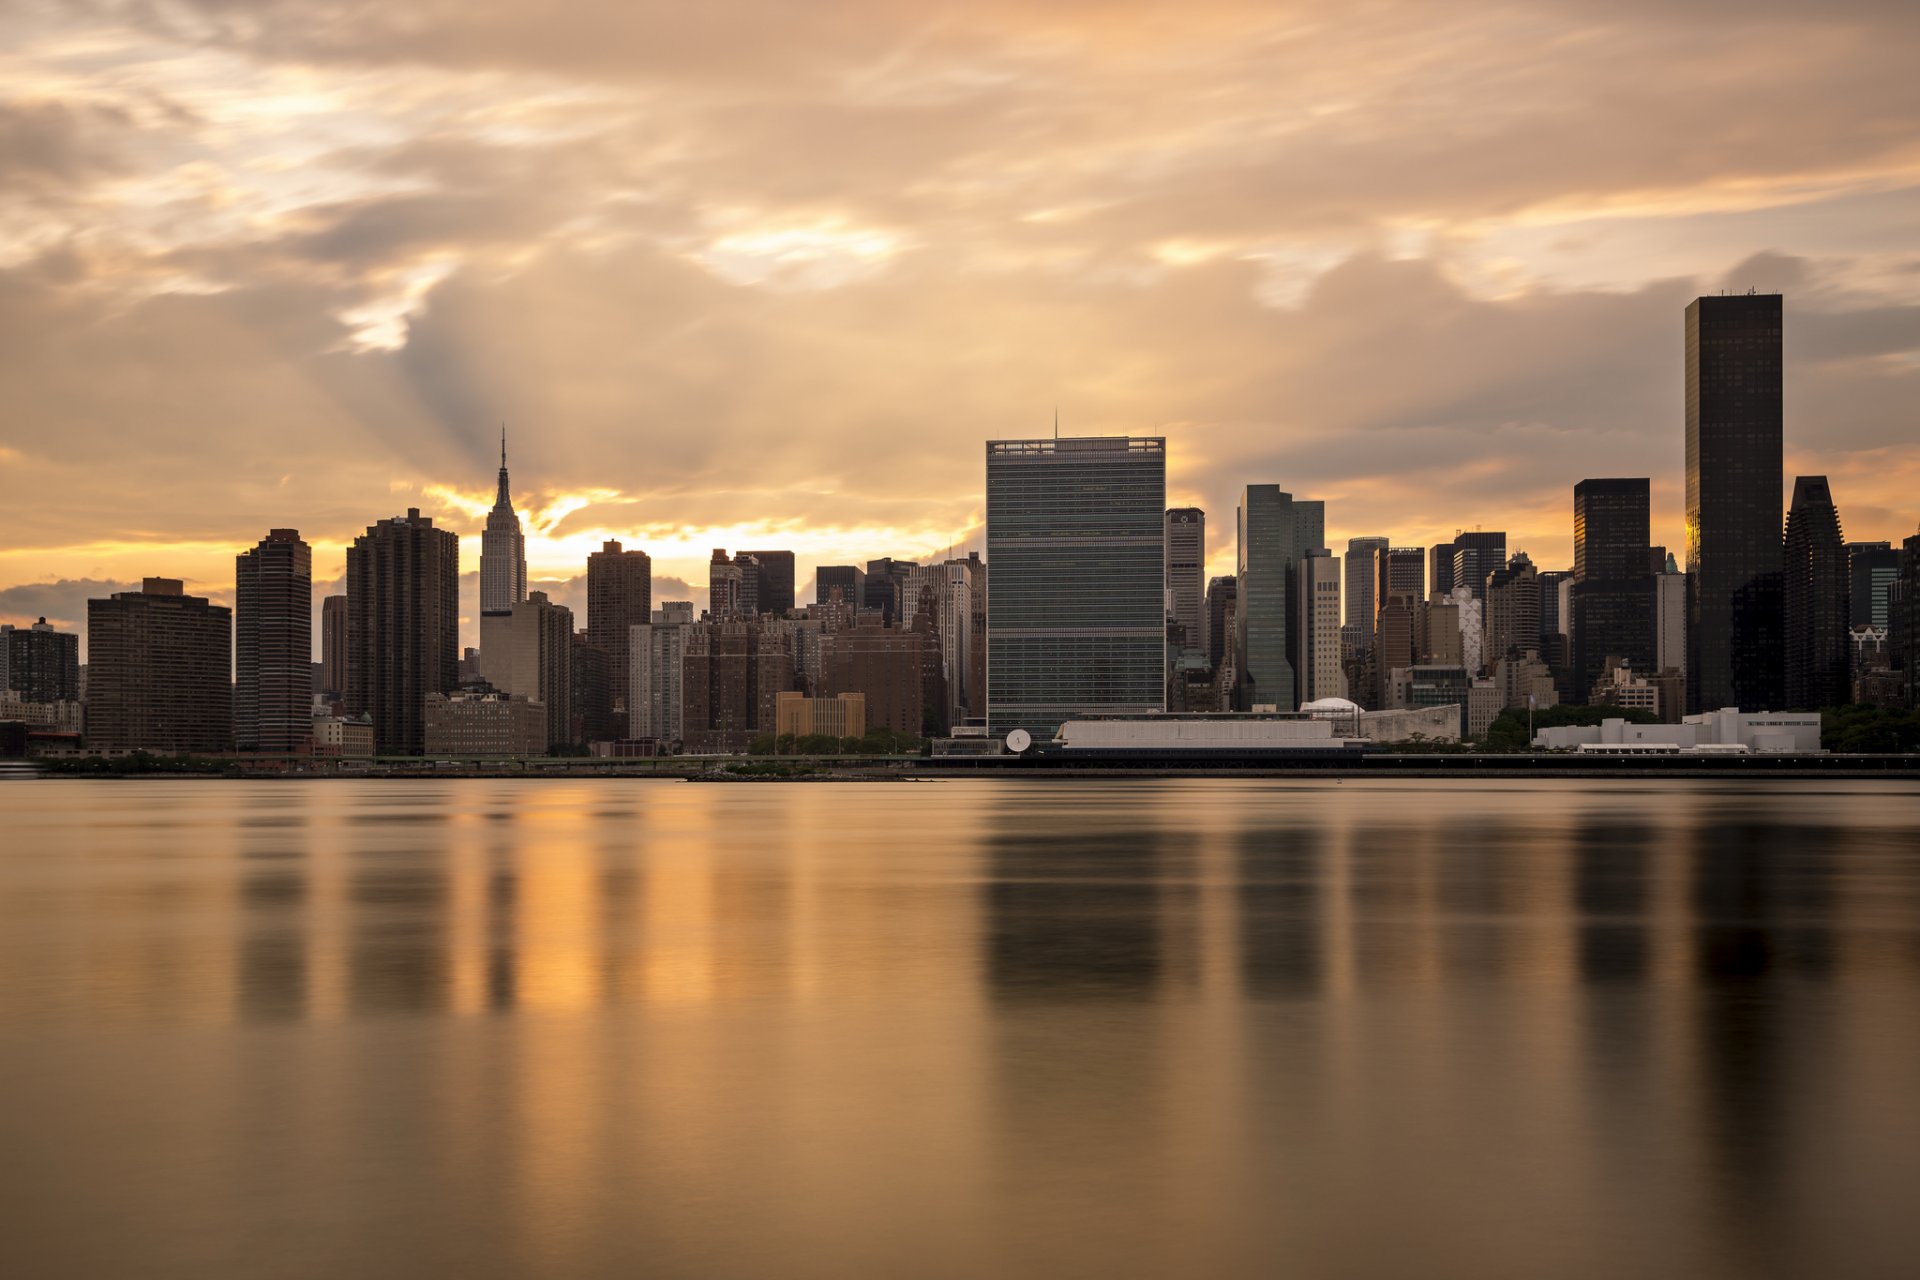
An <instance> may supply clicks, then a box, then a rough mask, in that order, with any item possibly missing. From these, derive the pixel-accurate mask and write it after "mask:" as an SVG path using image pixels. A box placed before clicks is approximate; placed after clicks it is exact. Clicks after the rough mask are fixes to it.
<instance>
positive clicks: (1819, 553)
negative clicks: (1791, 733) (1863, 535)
mask: <svg viewBox="0 0 1920 1280" xmlns="http://www.w3.org/2000/svg"><path fill="white" fill-rule="evenodd" d="M1781 569H1782V574H1781V603H1782V606H1783V608H1784V611H1785V631H1784V639H1785V641H1786V644H1785V649H1786V673H1785V675H1786V705H1785V707H1784V708H1783V709H1784V710H1787V711H1818V710H1820V709H1821V708H1822V707H1838V706H1843V705H1845V704H1846V703H1847V702H1848V701H1850V698H1849V696H1848V683H1849V682H1848V679H1847V662H1848V658H1849V657H1850V651H1849V648H1848V641H1847V630H1848V627H1847V590H1848V582H1847V546H1846V539H1845V537H1844V536H1843V535H1842V534H1841V532H1840V512H1839V511H1838V510H1837V509H1836V508H1835V507H1834V505H1833V491H1832V490H1831V489H1830V488H1828V486H1827V478H1826V477H1825V476H1796V477H1795V478H1794V481H1793V502H1792V504H1791V505H1790V506H1789V507H1788V508H1787V528H1786V538H1785V545H1784V547H1783V548H1782V566H1781Z"/></svg>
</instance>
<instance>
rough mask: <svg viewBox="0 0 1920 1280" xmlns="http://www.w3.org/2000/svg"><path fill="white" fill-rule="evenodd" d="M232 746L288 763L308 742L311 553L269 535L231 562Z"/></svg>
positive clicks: (292, 539) (290, 539)
mask: <svg viewBox="0 0 1920 1280" xmlns="http://www.w3.org/2000/svg"><path fill="white" fill-rule="evenodd" d="M233 576H234V597H233V603H234V615H233V639H234V646H233V659H234V686H233V738H234V745H235V746H237V747H239V749H240V750H242V751H262V752H266V753H268V754H271V755H287V754H291V753H293V752H296V751H300V750H302V749H303V748H305V747H306V746H307V745H308V744H309V743H310V741H311V740H312V737H313V551H312V549H311V548H309V547H308V546H307V544H306V543H305V542H303V541H301V539H300V531H299V530H298V529H272V530H269V531H268V533H267V536H266V537H264V538H262V539H261V540H260V542H259V543H258V544H257V545H255V546H254V547H253V548H252V549H251V550H248V551H243V552H241V553H240V554H239V555H238V556H236V557H235V558H234V574H233Z"/></svg>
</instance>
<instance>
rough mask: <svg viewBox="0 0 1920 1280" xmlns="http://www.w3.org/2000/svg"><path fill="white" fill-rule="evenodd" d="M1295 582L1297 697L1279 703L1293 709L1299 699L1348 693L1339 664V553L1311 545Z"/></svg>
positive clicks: (1345, 680)
mask: <svg viewBox="0 0 1920 1280" xmlns="http://www.w3.org/2000/svg"><path fill="white" fill-rule="evenodd" d="M1295 582H1296V583H1297V586H1298V595H1297V597H1296V600H1297V603H1296V605H1295V607H1294V617H1296V618H1297V619H1299V627H1300V664H1299V670H1298V673H1297V677H1296V678H1297V680H1298V683H1299V701H1298V702H1296V703H1294V704H1293V706H1289V707H1282V708H1281V710H1283V711H1292V710H1294V709H1295V708H1296V707H1298V706H1300V705H1301V704H1302V703H1307V702H1317V701H1319V700H1320V699H1321V698H1344V697H1346V696H1347V678H1346V676H1345V675H1344V674H1343V673H1342V671H1341V667H1340V657H1341V654H1340V557H1339V556H1336V555H1334V554H1333V552H1332V551H1331V550H1330V549H1329V548H1326V547H1310V548H1308V549H1307V553H1306V555H1304V556H1303V557H1301V560H1300V566H1299V569H1298V571H1297V573H1296V574H1295Z"/></svg>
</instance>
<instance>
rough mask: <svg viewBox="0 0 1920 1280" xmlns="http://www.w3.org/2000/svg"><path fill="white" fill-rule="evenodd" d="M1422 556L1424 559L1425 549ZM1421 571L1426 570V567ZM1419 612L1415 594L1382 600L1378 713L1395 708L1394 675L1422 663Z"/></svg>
mask: <svg viewBox="0 0 1920 1280" xmlns="http://www.w3.org/2000/svg"><path fill="white" fill-rule="evenodd" d="M1421 554H1422V556H1423V557H1424V555H1425V551H1424V549H1423V550H1422V553H1421ZM1421 567H1422V569H1423V570H1424V568H1425V566H1424V565H1422V566H1421ZM1422 576H1424V574H1423V575H1422ZM1469 598H1471V596H1469ZM1419 610H1420V600H1419V597H1417V596H1415V595H1413V594H1412V593H1411V592H1404V591H1389V592H1387V593H1386V594H1385V595H1383V596H1382V597H1381V598H1380V612H1379V613H1378V614H1376V615H1374V627H1373V653H1372V667H1373V675H1374V687H1373V698H1374V703H1373V705H1374V707H1375V708H1376V709H1378V708H1382V707H1389V706H1392V705H1393V682H1394V673H1395V672H1401V673H1404V672H1406V671H1408V670H1410V669H1411V668H1413V667H1415V666H1418V665H1419V663H1420V654H1419V649H1420V617H1419Z"/></svg>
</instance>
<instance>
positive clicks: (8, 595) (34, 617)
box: [0, 578, 140, 631]
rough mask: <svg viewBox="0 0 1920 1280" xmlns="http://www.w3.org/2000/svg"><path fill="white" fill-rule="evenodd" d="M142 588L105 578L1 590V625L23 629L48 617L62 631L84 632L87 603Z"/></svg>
mask: <svg viewBox="0 0 1920 1280" xmlns="http://www.w3.org/2000/svg"><path fill="white" fill-rule="evenodd" d="M139 589H140V584H139V583H138V582H114V581H111V580H109V579H104V578H62V579H60V580H59V581H57V582H29V583H23V584H21V585H19V586H13V587H0V622H10V623H12V624H13V625H15V626H20V627H24V626H27V625H28V624H30V623H33V622H36V621H38V620H39V619H41V618H45V619H46V620H47V621H48V622H49V623H51V624H52V625H53V626H56V627H58V628H60V629H61V630H62V631H84V630H85V629H86V622H87V601H89V600H104V599H106V598H107V597H108V596H110V595H112V594H113V593H114V592H116V591H138V590H139Z"/></svg>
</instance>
